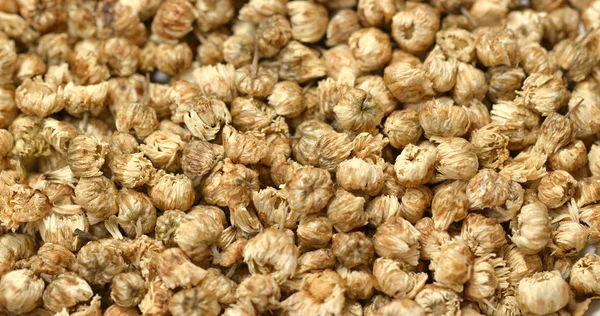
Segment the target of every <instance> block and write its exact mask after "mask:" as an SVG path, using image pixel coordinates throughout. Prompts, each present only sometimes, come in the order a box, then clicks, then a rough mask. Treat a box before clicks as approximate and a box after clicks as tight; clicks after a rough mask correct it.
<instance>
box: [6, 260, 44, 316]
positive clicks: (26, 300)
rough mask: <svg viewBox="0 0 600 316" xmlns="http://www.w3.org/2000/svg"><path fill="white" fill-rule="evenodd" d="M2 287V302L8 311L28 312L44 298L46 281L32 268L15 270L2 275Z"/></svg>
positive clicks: (16, 312)
mask: <svg viewBox="0 0 600 316" xmlns="http://www.w3.org/2000/svg"><path fill="white" fill-rule="evenodd" d="M0 289H1V291H0V304H2V306H3V307H4V308H5V309H6V310H7V311H8V312H10V313H15V314H26V313H29V312H31V311H33V310H34V309H35V308H36V307H37V306H38V305H39V303H40V301H41V300H42V294H43V291H44V281H43V280H42V279H40V278H38V277H37V276H36V275H35V274H34V273H33V272H31V271H30V270H27V269H19V270H13V271H11V272H8V273H7V274H5V275H3V276H2V279H1V280H0Z"/></svg>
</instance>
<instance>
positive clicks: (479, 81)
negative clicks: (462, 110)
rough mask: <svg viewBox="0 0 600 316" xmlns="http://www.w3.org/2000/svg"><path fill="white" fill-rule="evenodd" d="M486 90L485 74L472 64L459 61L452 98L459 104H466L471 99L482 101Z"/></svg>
mask: <svg viewBox="0 0 600 316" xmlns="http://www.w3.org/2000/svg"><path fill="white" fill-rule="evenodd" d="M487 92H488V84H487V81H486V78H485V74H484V72H483V71H481V70H480V69H477V68H475V67H474V66H472V65H470V64H467V63H461V62H459V63H458V65H457V71H456V84H455V86H454V91H453V92H452V98H453V99H454V101H456V103H458V104H460V105H467V104H469V102H471V100H472V99H477V100H479V101H482V100H483V99H484V98H485V95H486V94H487Z"/></svg>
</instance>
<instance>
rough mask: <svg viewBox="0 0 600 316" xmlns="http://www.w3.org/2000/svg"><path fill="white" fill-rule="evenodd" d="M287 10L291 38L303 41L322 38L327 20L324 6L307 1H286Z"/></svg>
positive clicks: (309, 41) (312, 41) (315, 40)
mask: <svg viewBox="0 0 600 316" xmlns="http://www.w3.org/2000/svg"><path fill="white" fill-rule="evenodd" d="M287 11H288V15H289V17H290V24H291V26H292V38H293V39H295V40H297V41H300V42H304V43H315V42H318V41H319V40H321V38H323V36H324V35H325V32H326V30H327V22H329V17H328V12H327V9H326V8H325V7H324V6H322V5H320V4H317V3H312V2H308V1H300V2H294V1H292V2H288V3H287Z"/></svg>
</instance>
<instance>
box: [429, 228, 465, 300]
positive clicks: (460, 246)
mask: <svg viewBox="0 0 600 316" xmlns="http://www.w3.org/2000/svg"><path fill="white" fill-rule="evenodd" d="M429 267H430V269H431V270H432V271H433V272H434V273H433V279H434V280H435V281H436V282H437V283H439V284H441V285H443V286H446V287H448V288H450V289H452V290H454V291H457V292H462V290H463V284H464V283H466V282H467V281H468V280H469V279H470V278H471V273H472V268H473V254H472V253H471V250H470V249H469V247H468V246H467V244H466V243H465V242H464V241H463V240H462V239H460V238H457V239H453V240H451V241H449V242H446V243H444V244H442V246H441V247H440V250H439V252H438V254H437V256H435V257H434V258H433V261H431V264H430V266H429Z"/></svg>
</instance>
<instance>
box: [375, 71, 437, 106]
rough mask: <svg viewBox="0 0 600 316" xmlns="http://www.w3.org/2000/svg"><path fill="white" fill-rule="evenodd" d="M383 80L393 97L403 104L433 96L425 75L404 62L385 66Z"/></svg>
mask: <svg viewBox="0 0 600 316" xmlns="http://www.w3.org/2000/svg"><path fill="white" fill-rule="evenodd" d="M383 80H384V81H385V85H386V86H387V87H388V89H389V90H390V92H392V94H393V95H394V97H395V98H396V99H398V101H400V102H403V103H416V102H419V101H421V99H423V98H425V97H427V96H431V95H433V83H432V82H431V79H429V76H428V75H427V73H426V72H425V71H423V70H421V69H420V68H417V67H415V66H412V65H411V64H409V63H406V62H397V63H393V64H391V65H389V66H387V67H386V68H385V69H384V71H383Z"/></svg>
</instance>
